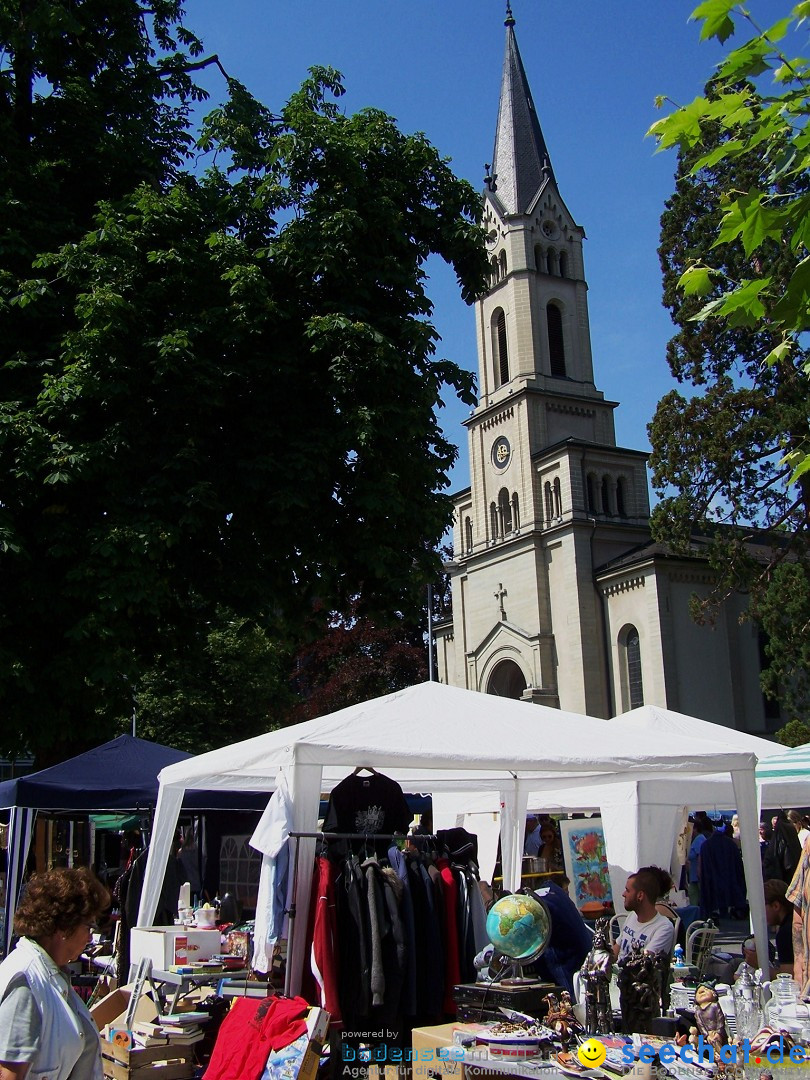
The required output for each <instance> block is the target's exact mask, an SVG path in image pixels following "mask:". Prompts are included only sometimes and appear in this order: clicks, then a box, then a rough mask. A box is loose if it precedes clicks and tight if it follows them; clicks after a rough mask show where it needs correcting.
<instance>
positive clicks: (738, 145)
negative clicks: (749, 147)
mask: <svg viewBox="0 0 810 1080" xmlns="http://www.w3.org/2000/svg"><path fill="white" fill-rule="evenodd" d="M744 148H745V147H744V143H743V142H742V141H741V140H740V139H729V141H728V142H724V143H720V144H719V145H717V146H715V147H714V149H713V150H710V151H709V153H708V154H704V155H703V157H702V158H698V160H697V161H696V162H695V164H694V165H693V166H692V168H691V169H690V170H689V173H690V175H691V176H696V175H697V174H698V173H699V172H700V170H701V169H710V168H711V167H712V166H713V165H716V164H717V163H718V161H725V160H726V158H728V157H732V156H733V155H734V152H735V151H736V150H743V149H744Z"/></svg>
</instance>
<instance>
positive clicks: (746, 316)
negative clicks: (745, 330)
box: [716, 277, 772, 326]
mask: <svg viewBox="0 0 810 1080" xmlns="http://www.w3.org/2000/svg"><path fill="white" fill-rule="evenodd" d="M771 283H772V279H771V278H769V277H767V278H755V279H754V280H751V281H743V282H741V283H740V284H739V285H738V286H737V288H736V289H733V290H732V291H731V292H728V293H726V294H725V296H724V297H723V299H722V301H721V303H720V306H719V307H718V308H717V312H716V313H717V314H718V315H725V316H726V317H727V318H728V321H729V323H730V325H731V326H753V325H755V324H756V322H757V320H759V319H761V318H762V316H763V315H764V314H765V305H764V304H763V302H762V300H761V299H760V294H761V293H763V292H764V291H765V290H766V289H768V288H769V287H770V285H771Z"/></svg>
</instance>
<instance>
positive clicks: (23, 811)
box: [0, 806, 36, 955]
mask: <svg viewBox="0 0 810 1080" xmlns="http://www.w3.org/2000/svg"><path fill="white" fill-rule="evenodd" d="M35 818H36V810H30V809H29V808H28V807H27V806H14V807H12V808H11V816H10V819H9V826H8V872H7V877H6V900H5V905H4V911H3V934H2V941H0V945H2V950H3V955H5V954H6V953H8V947H9V943H10V941H11V938H12V936H13V934H14V913H15V911H16V910H17V901H18V900H19V897H20V887H21V885H22V881H23V876H24V874H25V864H26V862H27V861H28V851H29V849H30V847H31V835H32V833H33V829H34V819H35Z"/></svg>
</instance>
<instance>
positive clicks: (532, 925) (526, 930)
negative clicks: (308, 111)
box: [487, 893, 551, 961]
mask: <svg viewBox="0 0 810 1080" xmlns="http://www.w3.org/2000/svg"><path fill="white" fill-rule="evenodd" d="M487 935H488V936H489V940H490V941H491V942H492V944H493V945H494V946H495V948H496V949H497V950H498V952H500V953H503V955H504V956H508V957H510V958H511V959H512V960H523V961H526V960H531V959H533V958H534V957H535V956H536V955H537V954H538V953H540V952H541V951H542V950H543V949H544V948H545V947H546V945H547V944H548V939H549V937H550V936H551V920H550V918H549V914H548V911H547V909H546V907H545V905H544V904H540V903H538V901H537V900H535V899H534V898H533V897H531V896H522V895H520V894H517V893H515V894H513V895H511V896H504V897H503V898H502V899H500V900H498V901H497V903H495V904H493V905H492V907H491V908H490V909H489V913H488V914H487Z"/></svg>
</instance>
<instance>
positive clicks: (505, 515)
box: [498, 488, 512, 536]
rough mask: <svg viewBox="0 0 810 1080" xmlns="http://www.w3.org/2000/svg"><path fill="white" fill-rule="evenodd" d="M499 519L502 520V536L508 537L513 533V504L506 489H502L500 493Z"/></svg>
mask: <svg viewBox="0 0 810 1080" xmlns="http://www.w3.org/2000/svg"><path fill="white" fill-rule="evenodd" d="M498 517H499V518H500V522H499V524H500V534H501V536H506V535H507V533H510V532H511V531H512V504H511V502H510V501H509V492H508V491H507V490H506V488H501V490H500V491H499V492H498Z"/></svg>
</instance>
